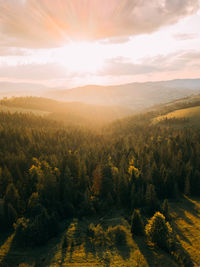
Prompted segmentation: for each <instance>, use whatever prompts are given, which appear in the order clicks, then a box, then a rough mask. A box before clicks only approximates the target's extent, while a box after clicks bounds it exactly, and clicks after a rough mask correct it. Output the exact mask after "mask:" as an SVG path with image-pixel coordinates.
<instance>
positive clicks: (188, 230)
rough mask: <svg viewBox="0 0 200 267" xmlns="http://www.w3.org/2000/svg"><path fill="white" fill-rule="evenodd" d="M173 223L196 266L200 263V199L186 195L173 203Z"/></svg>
mask: <svg viewBox="0 0 200 267" xmlns="http://www.w3.org/2000/svg"><path fill="white" fill-rule="evenodd" d="M171 207H172V208H171V215H172V218H173V220H172V225H173V227H174V229H175V230H176V232H177V236H178V238H179V240H180V242H181V245H182V246H183V248H184V249H185V250H186V251H187V252H188V253H189V254H190V257H191V258H192V260H193V262H194V263H195V266H199V265H200V201H199V200H194V199H190V198H187V197H185V199H183V200H182V201H181V202H180V203H178V204H173V205H171Z"/></svg>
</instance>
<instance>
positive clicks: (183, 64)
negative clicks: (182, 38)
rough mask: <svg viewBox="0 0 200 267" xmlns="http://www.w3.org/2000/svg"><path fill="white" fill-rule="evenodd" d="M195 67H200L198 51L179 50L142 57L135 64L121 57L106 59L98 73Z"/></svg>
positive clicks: (136, 72)
mask: <svg viewBox="0 0 200 267" xmlns="http://www.w3.org/2000/svg"><path fill="white" fill-rule="evenodd" d="M197 68H200V52H199V51H189V52H188V51H187V52H186V51H182V52H180V51H179V52H175V53H171V54H169V55H165V56H164V55H158V56H155V57H150V58H143V59H141V61H140V62H139V63H137V64H136V63H132V62H130V61H129V60H128V59H127V58H123V57H117V58H112V59H109V60H107V61H106V64H105V67H104V69H103V70H102V71H100V72H99V73H98V74H99V75H102V76H106V75H111V76H123V75H124V76H126V75H145V74H150V73H162V72H174V71H181V70H182V71H183V70H185V69H188V70H190V71H192V69H195V70H196V69H197Z"/></svg>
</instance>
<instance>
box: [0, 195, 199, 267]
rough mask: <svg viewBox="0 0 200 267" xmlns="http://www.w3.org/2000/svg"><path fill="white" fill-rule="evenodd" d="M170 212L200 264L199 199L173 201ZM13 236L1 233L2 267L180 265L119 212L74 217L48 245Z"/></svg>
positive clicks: (182, 237)
mask: <svg viewBox="0 0 200 267" xmlns="http://www.w3.org/2000/svg"><path fill="white" fill-rule="evenodd" d="M170 212H171V216H172V221H171V224H172V225H173V228H174V229H175V230H176V232H177V237H178V239H179V240H180V242H181V245H182V247H183V248H184V249H185V250H186V251H187V252H188V253H189V254H190V256H191V258H192V260H193V262H194V265H195V266H199V264H200V254H199V251H200V200H194V199H189V198H185V199H183V200H181V201H180V202H178V203H170ZM99 222H101V223H99ZM91 228H92V229H93V230H92V231H91ZM88 229H90V231H88ZM116 229H117V230H116ZM119 230H120V232H121V235H120V236H121V238H120V239H117V240H116V238H115V233H116V231H119ZM12 238H13V235H10V236H8V237H4V238H3V237H2V240H1V243H0V266H2V267H4V266H5V267H6V266H13V267H15V266H20V267H30V266H40V267H42V266H45V267H46V266H51V267H58V266H70V267H71V266H72V267H75V266H80V267H84V266H85V267H86V266H119V267H122V266H126V267H129V266H135V267H136V266H140V267H151V266H152V267H153V266H162V267H165V266H166V267H168V266H171V267H176V266H178V264H177V263H176V262H175V261H174V259H173V258H172V257H170V256H169V255H168V254H167V253H165V252H164V251H162V250H160V249H156V248H154V247H151V246H148V245H147V243H146V240H145V238H144V237H135V236H134V237H133V238H132V235H131V232H130V225H129V223H128V222H127V221H126V220H125V219H124V218H123V217H121V216H119V215H118V216H117V215H116V216H113V217H112V218H109V217H108V218H104V219H103V220H97V219H91V220H77V219H74V220H73V221H71V222H69V223H68V224H67V225H66V226H65V231H64V232H63V233H62V234H61V235H60V236H58V237H57V238H54V239H53V240H51V242H49V244H48V246H46V247H40V248H36V249H19V248H16V246H15V245H14V244H12Z"/></svg>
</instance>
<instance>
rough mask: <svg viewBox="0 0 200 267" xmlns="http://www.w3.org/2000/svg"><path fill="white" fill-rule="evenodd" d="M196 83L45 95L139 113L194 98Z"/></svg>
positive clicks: (85, 89)
mask: <svg viewBox="0 0 200 267" xmlns="http://www.w3.org/2000/svg"><path fill="white" fill-rule="evenodd" d="M198 92H200V79H196V80H174V81H162V82H147V83H131V84H124V85H116V86H97V85H88V86H84V87H78V88H73V89H70V90H64V89H62V90H59V89H56V90H54V91H51V92H49V96H51V97H53V98H56V99H62V100H63V101H68V102H73V101H79V102H83V103H87V104H98V105H109V106H110V105H117V106H125V107H128V108H131V109H132V110H134V111H137V112H138V111H142V110H144V109H145V108H148V107H152V106H153V105H156V104H160V103H167V102H169V101H172V100H175V99H179V98H183V97H187V96H190V95H192V94H198Z"/></svg>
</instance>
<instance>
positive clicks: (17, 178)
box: [0, 112, 200, 266]
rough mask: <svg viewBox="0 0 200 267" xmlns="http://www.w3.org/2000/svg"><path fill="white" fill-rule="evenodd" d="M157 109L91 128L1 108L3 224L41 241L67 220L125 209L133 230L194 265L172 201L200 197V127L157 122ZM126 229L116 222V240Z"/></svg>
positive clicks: (19, 236)
mask: <svg viewBox="0 0 200 267" xmlns="http://www.w3.org/2000/svg"><path fill="white" fill-rule="evenodd" d="M149 116H151V113H149V114H147V115H146V114H144V115H140V116H135V117H130V118H128V119H124V120H119V121H116V122H114V123H111V124H109V125H106V126H105V127H102V128H98V129H91V128H89V127H87V126H72V125H71V126H70V125H67V124H65V123H64V122H60V121H54V120H51V119H47V118H45V117H41V116H36V115H33V114H32V115H31V114H20V113H14V114H10V113H3V112H2V113H0V198H1V200H0V205H1V207H0V210H1V214H0V216H1V220H0V223H1V231H2V232H10V231H11V232H13V233H14V239H13V242H15V243H16V244H17V245H18V246H20V247H22V248H23V247H30V248H34V247H38V246H45V245H46V244H47V243H48V242H49V241H50V240H51V239H52V238H54V237H56V236H57V235H59V233H60V232H61V231H62V229H61V226H60V225H61V224H62V222H70V221H71V220H73V219H74V218H77V219H78V220H84V219H89V218H102V217H104V216H109V214H111V213H112V212H113V211H115V212H119V211H120V212H122V214H123V217H124V218H125V219H126V220H127V222H128V223H130V225H131V232H132V235H136V236H137V235H139V236H146V239H147V241H145V242H151V243H154V244H156V246H158V247H159V248H160V249H163V250H164V251H166V252H167V253H169V254H170V255H171V256H172V257H173V258H174V259H175V261H176V262H177V263H178V264H180V266H193V263H192V261H191V259H190V257H189V255H188V254H187V253H186V252H185V251H184V249H183V248H182V247H181V245H180V242H179V241H178V239H176V238H175V236H176V235H175V234H174V229H173V228H172V227H171V226H170V224H171V219H170V217H171V216H170V212H169V207H168V203H169V202H179V201H180V199H182V198H184V197H192V198H193V197H194V198H198V197H200V132H199V130H198V129H197V128H189V127H188V128H184V127H169V125H168V123H167V122H165V125H164V124H163V123H161V124H157V125H153V124H150V123H147V121H148V119H149ZM97 220H99V219H97ZM172 224H173V223H172ZM145 225H146V226H145ZM97 230H98V229H96V228H95V226H94V227H93V228H92V229H91V227H90V229H88V235H92V236H93V238H95V232H96V231H97ZM122 230H123V229H121V228H120V226H119V229H115V230H113V231H115V235H116V241H115V242H116V243H117V242H118V243H120V242H122V239H123V235H122V232H123V231H122ZM104 234H105V233H104ZM107 235H108V236H109V235H110V233H109V231H108V233H107Z"/></svg>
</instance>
